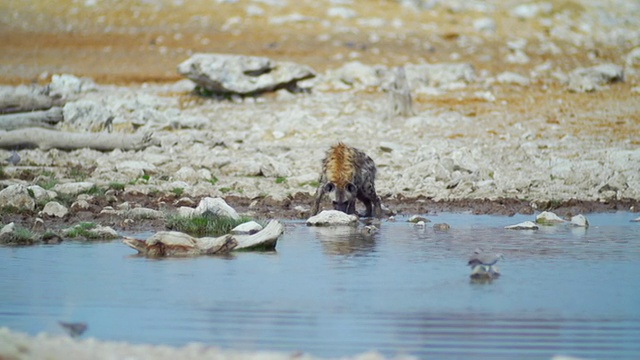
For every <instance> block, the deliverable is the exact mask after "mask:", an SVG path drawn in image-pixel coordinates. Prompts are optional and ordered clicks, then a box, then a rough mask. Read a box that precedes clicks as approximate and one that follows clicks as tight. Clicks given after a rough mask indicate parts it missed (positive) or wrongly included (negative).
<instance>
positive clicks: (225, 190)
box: [219, 187, 233, 194]
mask: <svg viewBox="0 0 640 360" xmlns="http://www.w3.org/2000/svg"><path fill="white" fill-rule="evenodd" d="M219 190H220V192H221V193H223V194H226V193H228V192H229V191H231V190H233V189H232V188H230V187H221V188H220V189H219Z"/></svg>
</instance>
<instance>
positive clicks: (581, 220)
mask: <svg viewBox="0 0 640 360" xmlns="http://www.w3.org/2000/svg"><path fill="white" fill-rule="evenodd" d="M571 226H576V227H589V220H587V218H586V217H585V216H584V215H582V214H579V215H576V216H573V217H571Z"/></svg>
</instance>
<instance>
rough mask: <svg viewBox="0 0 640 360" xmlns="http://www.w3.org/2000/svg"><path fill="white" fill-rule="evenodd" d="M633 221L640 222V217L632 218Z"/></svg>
mask: <svg viewBox="0 0 640 360" xmlns="http://www.w3.org/2000/svg"><path fill="white" fill-rule="evenodd" d="M631 222H640V217H637V218H635V219H633V220H631Z"/></svg>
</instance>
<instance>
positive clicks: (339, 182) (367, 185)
mask: <svg viewBox="0 0 640 360" xmlns="http://www.w3.org/2000/svg"><path fill="white" fill-rule="evenodd" d="M375 180H376V164H375V163H374V162H373V160H372V159H371V158H370V157H369V156H368V155H367V154H365V153H364V152H362V151H360V150H358V149H356V148H353V147H350V146H347V145H345V144H343V143H338V144H336V145H333V146H332V147H331V148H329V150H328V151H327V155H326V157H325V158H324V160H323V161H322V174H321V176H320V186H319V187H318V191H317V192H316V198H315V202H314V204H313V208H312V209H311V214H312V215H315V214H317V213H318V211H319V210H320V202H321V201H322V197H323V196H324V195H325V194H328V195H329V197H330V198H331V201H332V202H333V208H334V209H335V210H339V211H342V212H345V213H347V214H355V213H356V199H358V200H360V201H361V202H362V203H363V204H364V206H365V207H366V208H367V210H366V213H365V214H364V216H365V217H371V216H375V217H381V216H382V208H381V207H380V198H378V195H377V194H376V188H375Z"/></svg>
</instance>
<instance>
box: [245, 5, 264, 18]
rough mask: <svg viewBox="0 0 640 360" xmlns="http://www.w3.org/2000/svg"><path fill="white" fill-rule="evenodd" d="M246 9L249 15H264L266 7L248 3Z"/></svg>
mask: <svg viewBox="0 0 640 360" xmlns="http://www.w3.org/2000/svg"><path fill="white" fill-rule="evenodd" d="M244 11H245V12H246V13H247V15H248V16H262V15H264V9H263V8H261V7H260V6H257V5H248V6H247V7H246V8H245V9H244Z"/></svg>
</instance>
